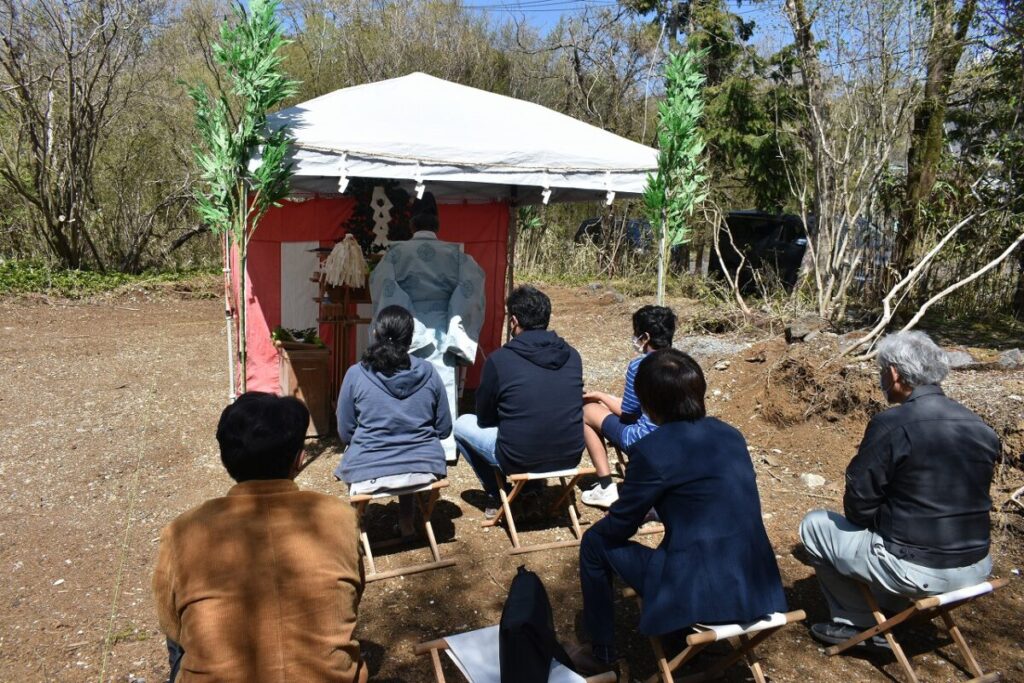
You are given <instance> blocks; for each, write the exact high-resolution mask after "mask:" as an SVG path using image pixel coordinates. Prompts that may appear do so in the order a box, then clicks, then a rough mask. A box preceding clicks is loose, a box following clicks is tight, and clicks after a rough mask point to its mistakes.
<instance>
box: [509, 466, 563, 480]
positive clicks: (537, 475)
mask: <svg viewBox="0 0 1024 683" xmlns="http://www.w3.org/2000/svg"><path fill="white" fill-rule="evenodd" d="M579 473H580V470H579V468H578V467H574V468H572V469H570V470H556V471H554V472H528V473H525V474H513V475H511V476H510V477H509V478H510V479H511V478H516V479H521V478H523V477H526V478H527V479H553V478H555V477H575V476H576V475H577V474H579Z"/></svg>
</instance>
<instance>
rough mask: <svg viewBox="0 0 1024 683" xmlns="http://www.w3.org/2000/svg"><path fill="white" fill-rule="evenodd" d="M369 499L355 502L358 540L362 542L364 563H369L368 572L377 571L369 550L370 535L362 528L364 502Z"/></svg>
mask: <svg viewBox="0 0 1024 683" xmlns="http://www.w3.org/2000/svg"><path fill="white" fill-rule="evenodd" d="M367 502H369V501H365V500H363V501H360V502H358V503H356V516H357V517H358V518H359V542H360V543H362V544H363V556H364V557H365V558H366V564H368V565H370V574H376V573H377V565H376V564H374V562H373V551H372V550H370V537H369V536H368V535H367V533H366V529H364V528H363V513H364V512H366V504H367Z"/></svg>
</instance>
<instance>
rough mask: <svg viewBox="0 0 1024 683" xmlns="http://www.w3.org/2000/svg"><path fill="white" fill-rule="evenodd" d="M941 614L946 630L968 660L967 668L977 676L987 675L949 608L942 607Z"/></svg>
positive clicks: (965, 659)
mask: <svg viewBox="0 0 1024 683" xmlns="http://www.w3.org/2000/svg"><path fill="white" fill-rule="evenodd" d="M939 616H940V617H942V623H943V624H944V625H945V626H946V631H948V632H949V635H950V637H951V638H952V639H953V642H954V643H956V646H957V648H958V649H959V650H960V654H961V655H963V658H964V661H966V662H967V668H968V669H970V671H971V673H972V674H973V675H974V677H975V678H981V677H982V676H984V675H985V672H984V671H982V670H981V666H980V665H979V664H978V660H977V659H975V658H974V653H973V652H971V648H969V647H968V646H967V640H965V639H964V634H962V633H961V632H960V628H959V627H958V626H957V625H956V622H954V621H953V617H952V616H950V614H949V610H948V609H946V608H944V607H940V608H939Z"/></svg>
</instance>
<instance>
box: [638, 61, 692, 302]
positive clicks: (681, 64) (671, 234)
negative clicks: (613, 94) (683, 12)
mask: <svg viewBox="0 0 1024 683" xmlns="http://www.w3.org/2000/svg"><path fill="white" fill-rule="evenodd" d="M705 55H706V50H685V51H683V52H673V53H672V54H670V55H669V58H668V62H667V64H666V66H665V99H664V100H663V101H662V102H661V104H659V105H658V170H657V173H655V174H653V175H648V176H647V187H646V188H645V190H644V205H645V207H646V209H647V215H648V216H649V218H650V221H651V224H652V225H655V226H656V228H655V232H656V234H657V236H658V303H659V304H661V303H664V300H665V263H666V260H667V258H668V250H669V249H670V248H671V247H674V246H677V245H679V244H682V243H683V242H686V241H687V240H688V239H689V236H690V230H689V227H688V226H687V224H686V219H687V217H688V216H689V215H690V214H692V213H693V209H694V207H696V206H697V205H698V204H700V203H701V202H703V201H704V199H705V198H706V197H707V195H708V190H707V185H706V181H707V176H706V175H705V174H704V163H705V160H704V136H703V134H702V133H701V130H700V120H701V117H702V116H703V114H704V99H703V97H702V95H701V89H702V87H703V85H704V81H705V77H704V74H703V73H702V72H701V68H700V64H701V62H702V60H703V59H704V57H705Z"/></svg>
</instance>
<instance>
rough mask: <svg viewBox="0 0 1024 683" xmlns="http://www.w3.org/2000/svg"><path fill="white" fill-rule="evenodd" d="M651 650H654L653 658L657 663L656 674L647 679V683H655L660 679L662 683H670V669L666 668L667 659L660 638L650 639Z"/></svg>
mask: <svg viewBox="0 0 1024 683" xmlns="http://www.w3.org/2000/svg"><path fill="white" fill-rule="evenodd" d="M651 648H652V649H653V650H654V658H655V660H657V662H658V673H657V674H655V675H653V676H651V677H650V678H648V679H647V683H656V681H657V680H658V678H659V677H660V678H661V680H662V683H672V669H670V668H669V666H668V658H667V657H665V648H663V647H662V646H661V638H658V637H654V638H651Z"/></svg>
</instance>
